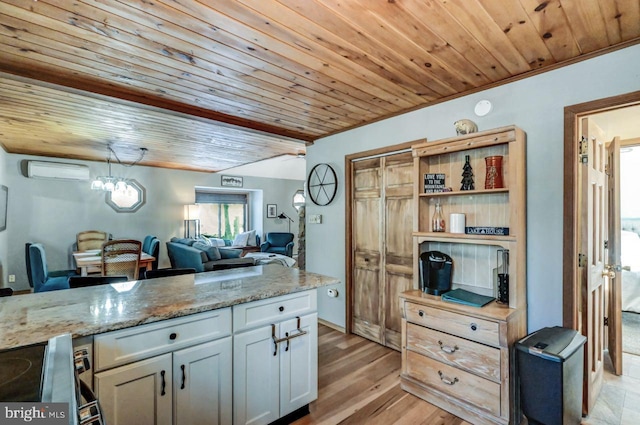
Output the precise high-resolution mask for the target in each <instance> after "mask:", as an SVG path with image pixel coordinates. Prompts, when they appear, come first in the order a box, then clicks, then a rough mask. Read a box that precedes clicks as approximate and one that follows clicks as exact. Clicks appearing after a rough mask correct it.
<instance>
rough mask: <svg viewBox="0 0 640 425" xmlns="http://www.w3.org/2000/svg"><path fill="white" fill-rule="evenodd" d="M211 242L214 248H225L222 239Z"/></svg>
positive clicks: (210, 239) (214, 239)
mask: <svg viewBox="0 0 640 425" xmlns="http://www.w3.org/2000/svg"><path fill="white" fill-rule="evenodd" d="M209 241H210V242H211V245H213V246H224V245H225V244H224V239H220V238H209Z"/></svg>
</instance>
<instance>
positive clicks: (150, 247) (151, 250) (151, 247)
mask: <svg viewBox="0 0 640 425" xmlns="http://www.w3.org/2000/svg"><path fill="white" fill-rule="evenodd" d="M142 252H145V253H147V254H149V255H151V256H152V257H154V258H155V259H156V260H155V261H154V262H153V263H151V268H152V269H154V270H155V269H157V268H158V256H159V255H160V239H158V238H156V237H155V236H153V235H147V236H145V237H144V241H142ZM140 275H141V276H142V274H140Z"/></svg>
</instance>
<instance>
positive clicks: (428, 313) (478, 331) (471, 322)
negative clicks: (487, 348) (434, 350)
mask: <svg viewBox="0 0 640 425" xmlns="http://www.w3.org/2000/svg"><path fill="white" fill-rule="evenodd" d="M405 315H406V318H407V320H408V321H409V322H413V323H417V324H419V325H423V326H427V327H429V328H432V329H436V330H439V331H442V332H446V333H448V334H453V335H456V336H459V337H462V338H466V339H470V340H473V341H477V342H481V343H483V344H488V345H492V346H494V347H499V346H500V324H499V323H498V322H491V321H489V320H484V319H479V318H477V317H472V316H467V315H464V314H460V313H454V312H451V311H446V310H440V309H439V308H432V307H427V306H424V305H420V304H415V303H412V302H406V303H405Z"/></svg>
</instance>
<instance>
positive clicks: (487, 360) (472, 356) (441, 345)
mask: <svg viewBox="0 0 640 425" xmlns="http://www.w3.org/2000/svg"><path fill="white" fill-rule="evenodd" d="M407 350H411V351H415V352H416V353H420V354H423V355H425V356H428V357H431V358H432V359H434V360H438V361H441V362H443V363H446V364H449V365H452V366H457V367H459V368H461V369H465V370H467V371H470V372H474V373H475V374H476V375H480V376H482V377H484V378H487V379H490V380H492V381H496V382H500V349H498V348H493V347H489V346H487V345H482V344H479V343H477V342H473V341H469V340H467V339H463V338H458V337H456V336H453V335H449V334H446V333H442V332H438V331H434V330H433V329H429V328H425V327H423V326H418V325H414V324H413V323H407Z"/></svg>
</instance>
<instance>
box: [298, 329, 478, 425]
mask: <svg viewBox="0 0 640 425" xmlns="http://www.w3.org/2000/svg"><path fill="white" fill-rule="evenodd" d="M318 334H319V340H318V365H319V367H318V399H317V400H316V401H314V402H313V403H311V404H310V406H309V410H310V414H309V415H307V416H305V417H304V418H301V419H299V420H297V421H295V422H293V423H294V424H295V425H308V424H323V425H329V424H345V425H346V424H350V425H354V424H367V425H369V424H371V425H391V424H396V425H419V424H424V425H470V424H469V423H468V422H465V421H463V420H462V419H460V418H457V417H456V416H454V415H452V414H450V413H448V412H445V411H444V410H442V409H440V408H438V407H436V406H434V405H432V404H430V403H427V402H426V401H424V400H422V399H419V398H418V397H416V396H414V395H412V394H409V393H407V392H405V391H403V390H402V389H400V368H401V364H400V362H401V360H400V353H399V352H397V351H394V350H391V349H389V348H386V347H383V346H381V345H379V344H376V343H375V342H371V341H369V340H366V339H364V338H362V337H359V336H357V335H345V334H343V333H341V332H338V331H336V330H333V329H331V328H329V327H327V326H323V325H320V326H319V327H318Z"/></svg>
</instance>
